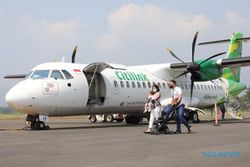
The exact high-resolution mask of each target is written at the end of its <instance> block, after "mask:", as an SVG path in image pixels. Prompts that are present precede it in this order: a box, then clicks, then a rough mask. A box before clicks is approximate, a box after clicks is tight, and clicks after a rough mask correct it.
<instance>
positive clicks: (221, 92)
mask: <svg viewBox="0 0 250 167" xmlns="http://www.w3.org/2000/svg"><path fill="white" fill-rule="evenodd" d="M58 71H59V72H58ZM63 71H64V72H65V71H67V72H68V73H69V75H71V77H69V76H66V74H65V73H64V72H63ZM58 73H60V74H59V75H58ZM178 74H180V72H179V71H172V70H169V64H157V65H144V66H134V67H125V66H121V65H116V64H115V65H111V64H106V63H93V64H90V65H82V64H72V63H46V64H41V65H38V66H36V67H35V68H33V69H32V70H31V73H30V75H28V76H27V78H26V79H25V80H23V81H21V82H19V83H18V84H17V85H15V86H14V87H13V88H12V89H11V90H10V91H9V92H8V93H7V95H6V101H7V103H8V104H9V106H10V107H12V108H14V109H15V110H17V111H19V112H23V113H27V114H32V115H35V114H42V115H48V116H68V115H84V114H102V113H136V112H143V110H144V104H145V102H146V101H147V100H146V98H147V96H148V94H149V91H150V88H151V86H152V84H153V83H156V84H158V85H159V86H160V92H161V104H162V105H163V106H165V105H167V104H168V103H169V101H170V99H171V91H170V89H169V88H168V87H167V83H166V82H167V81H169V80H171V79H172V78H173V77H174V76H176V75H178ZM43 75H44V76H43ZM42 76H43V77H42ZM214 82H215V83H216V85H215V84H213V83H212V82H210V81H209V82H195V86H194V91H193V98H192V102H191V103H190V75H187V76H183V77H180V78H178V79H177V83H178V86H180V87H181V88H182V90H183V102H184V103H185V104H186V106H192V107H197V108H204V107H208V106H211V105H213V104H215V103H216V101H218V100H220V99H221V98H223V97H224V96H225V95H226V93H227V88H228V84H227V81H226V80H223V79H217V80H214Z"/></svg>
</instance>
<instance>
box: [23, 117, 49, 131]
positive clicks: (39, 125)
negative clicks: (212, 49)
mask: <svg viewBox="0 0 250 167" xmlns="http://www.w3.org/2000/svg"><path fill="white" fill-rule="evenodd" d="M26 120H27V121H29V122H30V128H31V130H46V129H49V126H47V125H45V123H44V121H41V120H40V118H39V115H28V116H27V118H26Z"/></svg>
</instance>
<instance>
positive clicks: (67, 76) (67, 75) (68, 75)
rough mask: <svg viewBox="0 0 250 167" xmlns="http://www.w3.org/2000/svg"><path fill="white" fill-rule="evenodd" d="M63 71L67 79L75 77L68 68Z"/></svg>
mask: <svg viewBox="0 0 250 167" xmlns="http://www.w3.org/2000/svg"><path fill="white" fill-rule="evenodd" d="M62 72H63V74H64V76H65V78H66V79H73V76H72V75H71V74H70V73H69V72H68V71H67V70H62Z"/></svg>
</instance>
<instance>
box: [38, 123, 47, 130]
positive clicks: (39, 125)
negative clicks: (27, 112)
mask: <svg viewBox="0 0 250 167" xmlns="http://www.w3.org/2000/svg"><path fill="white" fill-rule="evenodd" d="M37 128H38V129H40V130H41V129H44V128H45V123H44V122H42V121H39V122H37Z"/></svg>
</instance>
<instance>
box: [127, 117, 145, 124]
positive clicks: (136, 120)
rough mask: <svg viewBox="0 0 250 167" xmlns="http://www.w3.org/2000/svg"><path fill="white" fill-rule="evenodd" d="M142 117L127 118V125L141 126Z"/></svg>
mask: <svg viewBox="0 0 250 167" xmlns="http://www.w3.org/2000/svg"><path fill="white" fill-rule="evenodd" d="M140 120H141V116H126V117H125V121H126V123H127V124H139V122H140Z"/></svg>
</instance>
